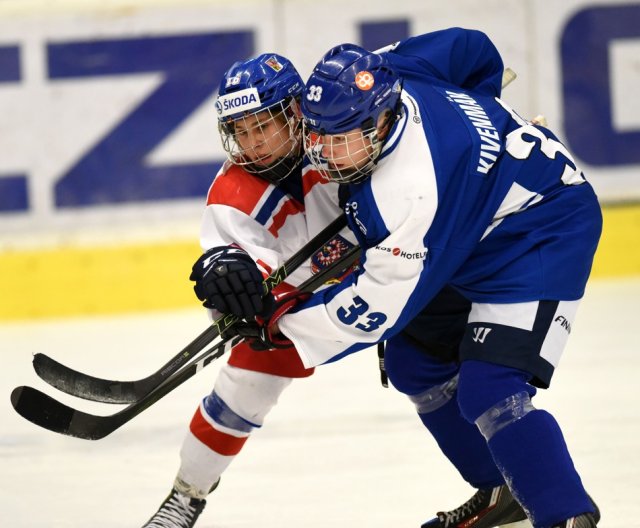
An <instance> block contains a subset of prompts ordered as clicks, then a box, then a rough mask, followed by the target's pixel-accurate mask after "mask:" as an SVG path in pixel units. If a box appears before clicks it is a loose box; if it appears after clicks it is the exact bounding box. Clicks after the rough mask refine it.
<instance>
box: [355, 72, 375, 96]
mask: <svg viewBox="0 0 640 528" xmlns="http://www.w3.org/2000/svg"><path fill="white" fill-rule="evenodd" d="M373 84H374V79H373V75H372V74H371V73H369V72H368V71H366V70H362V71H361V72H358V73H357V74H356V86H357V87H358V88H360V89H361V90H365V91H366V90H371V88H373Z"/></svg>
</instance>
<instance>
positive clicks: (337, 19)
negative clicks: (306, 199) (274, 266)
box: [0, 0, 640, 244]
mask: <svg viewBox="0 0 640 528" xmlns="http://www.w3.org/2000/svg"><path fill="white" fill-rule="evenodd" d="M615 6H637V7H638V10H639V11H640V3H639V2H637V1H636V2H631V1H626V2H625V1H619V0H617V1H615V2H613V1H599V2H586V1H582V0H565V1H563V2H557V1H554V0H521V1H518V2H514V1H510V0H484V1H483V2H477V1H475V0H455V1H450V2H445V3H443V2H440V1H425V0H396V1H394V2H387V1H384V2H382V1H371V0H368V1H365V0H351V1H349V2H344V1H339V0H325V1H323V2H311V1H300V0H298V1H295V0H269V1H267V0H265V1H251V0H238V1H233V2H222V1H217V0H214V1H204V0H201V1H184V2H179V1H178V0H174V1H166V0H164V1H162V0H156V1H153V2H150V1H143V0H137V1H136V0H130V1H126V2H125V1H105V0H103V1H100V2H99V1H93V0H91V1H89V0H87V1H83V2H80V1H75V2H71V1H60V0H57V1H55V0H49V1H48V2H44V1H29V0H0V48H2V47H3V46H5V47H7V46H8V47H14V48H17V49H19V53H20V68H21V69H20V79H19V80H18V81H15V82H0V192H1V191H2V189H3V187H2V186H1V184H2V179H3V177H6V176H7V175H15V174H21V175H25V178H26V189H27V194H28V204H27V205H26V206H25V207H22V208H21V209H18V210H11V209H10V208H9V209H7V210H4V211H3V210H2V197H1V196H0V244H3V243H4V244H7V243H11V244H15V243H16V240H17V239H18V238H19V239H24V235H33V234H38V235H40V238H39V240H43V238H42V236H43V235H51V236H53V239H54V240H57V241H59V240H60V237H61V236H62V235H61V234H64V236H65V237H67V239H75V238H78V237H82V236H83V235H86V233H87V228H90V227H100V228H108V229H111V230H112V231H113V232H115V233H117V234H118V235H117V236H118V237H119V236H122V233H123V229H124V228H125V227H126V235H125V236H137V235H143V236H147V235H148V234H149V233H153V232H156V233H158V232H161V234H162V236H163V237H166V236H167V234H169V235H173V234H180V233H188V236H190V237H192V236H193V233H194V232H196V231H194V229H197V224H198V221H199V215H200V211H201V206H202V199H203V197H202V196H187V197H177V198H176V197H172V196H167V197H165V198H160V199H158V198H153V199H149V200H143V201H139V200H133V201H121V202H117V203H101V204H89V205H87V206H83V207H71V208H68V207H67V208H61V207H59V206H56V205H55V200H54V195H53V189H54V185H55V184H56V182H58V181H59V180H60V179H61V177H62V176H63V175H64V174H65V172H66V171H68V170H69V169H70V167H72V166H73V165H74V164H75V163H76V162H77V161H78V160H79V159H81V158H82V157H83V156H84V155H86V154H87V152H89V151H91V149H92V148H93V147H95V146H96V145H98V144H100V142H101V141H102V140H103V138H104V137H105V135H107V134H108V133H109V132H110V131H112V130H113V129H114V127H115V126H117V125H118V124H119V123H120V122H121V121H122V120H123V119H125V118H126V117H127V116H129V115H130V114H131V112H132V111H133V110H134V109H135V108H136V107H137V106H138V105H139V104H141V103H142V102H143V101H144V100H145V99H146V98H148V97H149V96H150V94H151V93H152V92H153V91H154V90H155V89H156V88H157V87H158V86H160V85H161V84H162V82H163V81H164V79H163V74H162V72H161V71H159V72H139V73H136V74H130V75H116V76H100V77H95V78H91V77H85V78H81V79H78V78H71V79H55V80H52V79H51V78H49V77H48V73H47V60H48V57H47V49H48V46H50V45H51V44H56V43H57V44H60V43H66V42H77V41H86V42H91V41H99V40H104V39H107V40H109V39H116V40H118V39H137V38H146V37H153V36H161V37H162V36H180V35H190V34H199V33H215V32H221V31H247V32H249V33H251V34H252V36H253V44H254V46H253V47H254V50H253V53H254V54H257V53H261V52H265V51H274V52H278V53H281V54H283V55H285V56H287V57H289V58H290V59H292V60H293V61H294V63H295V64H296V65H297V66H298V68H299V70H300V73H301V74H302V76H303V78H306V77H307V76H308V74H309V73H310V71H311V69H312V67H313V65H314V64H315V62H316V61H317V60H318V59H319V58H320V56H321V55H322V54H323V53H324V52H325V51H326V50H327V49H328V48H329V47H331V46H333V45H335V44H336V43H339V42H345V41H354V42H358V41H359V39H360V37H361V33H360V27H361V26H360V25H361V24H362V23H371V22H384V21H389V20H407V21H408V24H409V32H410V33H411V34H419V33H422V32H427V31H433V30H436V29H442V28H445V27H449V26H463V27H469V28H476V29H480V30H483V31H485V32H486V33H487V34H488V35H489V36H490V37H491V38H492V39H493V41H494V42H495V43H496V45H497V47H498V48H499V49H500V51H501V52H502V54H503V57H504V61H505V63H506V64H507V65H509V66H510V67H512V68H513V69H514V70H515V71H516V72H517V73H518V80H517V81H516V83H515V84H513V85H512V86H511V87H510V88H509V89H508V90H507V91H505V94H504V98H505V99H506V100H507V101H508V102H509V103H510V104H512V105H513V106H514V107H515V108H516V109H517V110H518V111H519V112H520V113H522V114H523V115H526V116H533V115H535V114H538V113H544V114H545V115H546V116H547V118H548V121H549V124H550V127H551V128H552V129H553V130H554V131H556V133H558V135H559V136H560V137H561V138H563V139H564V138H565V130H564V126H565V119H566V116H565V115H564V113H563V107H564V105H563V99H562V94H561V85H562V75H563V72H562V69H561V62H560V51H559V50H560V40H561V38H562V35H563V31H564V30H565V28H566V25H567V23H568V21H570V20H571V19H572V17H574V16H575V14H576V13H578V12H580V11H581V10H584V9H585V8H594V7H603V8H606V7H611V8H613V7H615ZM638 28H639V29H638V31H637V35H636V37H635V38H625V39H617V40H612V42H611V45H610V48H609V72H608V80H609V82H610V86H611V101H610V105H611V116H610V118H611V123H609V125H611V126H613V129H614V130H615V131H617V132H632V133H633V132H639V131H640V98H638V97H637V94H638V93H639V92H640V24H639V26H638ZM589 38H590V36H589V35H588V34H587V35H585V42H586V41H587V40H588V39H589ZM222 52H224V50H222V51H221V53H222ZM0 57H1V56H0ZM187 59H188V58H185V60H187ZM0 67H2V61H1V60H0ZM1 79H2V71H1V70H0V81H1ZM212 100H213V96H212V97H210V98H208V99H206V100H205V101H203V102H202V104H200V106H199V107H198V108H197V109H196V110H195V111H193V112H191V113H190V114H189V115H188V116H187V119H185V120H184V121H183V122H182V123H181V124H180V126H174V127H173V128H172V129H171V133H170V134H169V135H168V136H167V137H166V138H164V139H163V140H162V141H160V142H159V143H158V144H157V145H155V146H154V147H153V148H152V149H150V151H149V152H148V153H147V154H146V155H145V158H144V164H145V166H147V167H154V166H156V167H157V166H162V165H167V164H181V163H200V162H211V161H213V160H220V159H222V157H223V153H222V150H221V147H220V145H219V140H218V134H217V130H216V126H215V117H214V112H213V110H212ZM605 121H606V119H605ZM588 122H589V123H591V122H590V121H588ZM606 124H607V123H603V122H602V119H601V118H600V117H597V116H594V119H593V126H594V127H600V126H604V125H606ZM639 133H640V132H639ZM638 150H639V151H640V143H639V145H638ZM578 159H579V160H580V158H578ZM581 166H582V168H583V169H584V170H585V172H586V174H587V176H588V177H589V179H590V180H591V181H592V182H593V183H594V185H595V186H596V188H597V190H598V192H599V194H600V196H601V198H602V199H603V201H604V202H611V201H614V202H617V201H621V200H625V201H628V200H637V199H640V163H635V162H632V163H619V162H616V163H615V164H611V165H608V166H602V165H600V166H597V167H596V166H591V165H589V164H588V163H586V162H583V163H582V164H581ZM113 177H114V178H118V177H120V174H117V173H114V174H113ZM167 218H171V223H170V224H167ZM158 226H162V227H163V229H162V230H158V229H157V228H158ZM89 232H93V231H91V230H89ZM45 239H46V238H45Z"/></svg>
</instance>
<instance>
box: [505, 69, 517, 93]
mask: <svg viewBox="0 0 640 528" xmlns="http://www.w3.org/2000/svg"><path fill="white" fill-rule="evenodd" d="M517 76H518V75H517V74H516V72H514V71H513V70H512V69H511V68H505V69H504V71H503V72H502V89H503V90H504V89H505V88H506V87H507V86H509V85H510V84H511V83H512V82H513V81H515V80H516V77H517Z"/></svg>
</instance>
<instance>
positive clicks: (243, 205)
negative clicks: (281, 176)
mask: <svg viewBox="0 0 640 528" xmlns="http://www.w3.org/2000/svg"><path fill="white" fill-rule="evenodd" d="M270 186H271V184H270V183H269V182H267V181H266V180H263V179H262V178H259V177H258V176H255V175H253V174H251V173H249V172H247V171H246V170H244V169H243V168H242V167H239V166H237V165H234V164H232V163H230V162H228V161H227V162H225V164H224V165H223V167H222V169H220V172H219V173H218V174H217V175H216V177H215V179H214V180H213V183H212V184H211V187H210V188H209V193H208V194H207V205H226V206H229V207H233V208H235V209H238V210H239V211H242V212H243V213H245V214H251V212H252V211H253V210H254V208H255V206H256V204H257V203H258V202H259V201H260V199H261V198H262V196H263V195H264V193H265V191H267V189H268V188H269V187H270Z"/></svg>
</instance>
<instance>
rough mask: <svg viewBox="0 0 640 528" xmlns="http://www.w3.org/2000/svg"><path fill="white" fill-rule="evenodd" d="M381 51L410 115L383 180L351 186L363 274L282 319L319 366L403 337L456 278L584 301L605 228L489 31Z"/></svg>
mask: <svg viewBox="0 0 640 528" xmlns="http://www.w3.org/2000/svg"><path fill="white" fill-rule="evenodd" d="M382 52H383V53H386V54H387V56H388V59H389V61H390V62H391V63H392V64H393V65H394V66H395V67H396V69H397V70H398V72H399V73H400V76H401V77H402V78H403V80H404V84H403V91H402V94H401V100H402V104H403V110H404V111H403V112H402V115H401V117H400V118H399V119H398V121H397V122H396V123H395V125H394V128H393V129H392V131H391V133H390V137H389V138H388V139H387V141H386V143H385V146H384V148H383V151H382V154H381V156H380V159H379V161H378V164H377V168H376V169H375V170H374V172H373V174H372V176H371V177H370V178H368V179H367V180H366V181H364V182H362V183H359V184H353V185H350V186H349V188H348V194H349V198H348V200H347V204H346V208H345V209H346V212H347V215H348V219H349V225H350V227H351V229H352V230H353V232H354V234H355V235H356V237H357V238H358V240H359V242H360V244H361V246H362V247H363V248H364V249H365V252H364V256H363V259H362V266H361V269H360V271H359V272H358V273H357V274H355V275H354V276H352V277H350V278H349V279H348V280H346V281H344V282H342V283H341V284H339V285H336V286H333V287H331V288H327V289H325V290H323V291H321V292H318V293H316V294H314V296H313V297H312V298H311V299H310V300H309V301H308V302H306V303H305V304H303V305H301V306H300V307H299V308H298V310H297V311H296V312H295V313H290V314H287V315H286V316H285V317H283V318H282V319H281V321H280V329H281V330H282V331H283V332H284V333H285V334H286V335H287V336H288V337H289V338H290V339H291V340H292V341H293V342H294V344H295V345H296V348H297V349H298V351H299V353H300V354H301V357H302V360H303V362H304V363H305V365H306V366H311V365H318V364H321V363H324V362H327V361H333V360H335V359H338V358H340V357H342V356H344V355H346V354H349V353H351V352H355V351H356V350H360V349H362V348H364V347H367V346H369V345H371V344H372V343H375V342H377V341H380V340H383V339H388V338H389V337H391V336H393V335H395V334H396V333H398V332H399V331H401V330H402V329H403V328H404V327H405V326H407V324H409V323H410V322H411V321H412V319H414V318H415V317H416V315H418V314H419V313H420V311H421V310H423V309H424V307H425V306H426V305H427V304H428V303H429V301H430V300H431V299H432V298H433V297H434V296H435V295H436V294H437V293H438V292H439V291H440V290H441V289H442V287H443V286H445V285H447V284H450V285H452V286H454V287H455V288H456V289H457V290H458V291H460V292H461V293H462V294H463V295H464V296H465V297H467V298H468V299H470V300H471V301H473V302H482V303H515V302H526V301H532V300H543V299H548V300H575V299H579V298H580V297H582V295H583V292H584V287H585V284H586V281H587V277H588V275H589V272H590V269H591V264H592V259H593V254H594V252H595V249H596V246H597V242H598V239H599V235H600V231H601V223H602V219H601V214H600V209H599V205H598V202H597V199H596V196H595V194H594V192H593V189H592V188H591V186H590V185H589V184H588V183H587V182H586V181H585V178H584V176H583V174H582V172H581V171H580V170H579V168H578V167H577V166H576V164H575V162H574V161H573V159H572V157H571V155H570V154H569V152H568V151H567V150H566V148H565V147H564V146H563V145H562V144H561V143H560V142H559V141H558V140H557V138H556V137H555V136H554V135H553V134H552V133H551V132H550V131H548V130H547V129H545V128H542V127H538V126H534V125H532V124H531V123H529V122H527V121H526V120H524V119H522V118H521V117H520V116H518V115H517V114H516V113H515V112H514V111H513V110H512V109H511V108H509V107H508V106H507V105H506V104H505V103H504V102H503V101H501V100H500V99H499V95H500V79H501V75H502V69H503V67H502V61H501V59H500V56H499V54H498V52H497V50H496V49H495V47H494V46H493V45H492V44H491V42H490V41H489V39H488V38H487V37H486V36H485V35H484V34H482V33H480V32H475V31H465V30H460V29H454V30H447V31H442V32H437V33H432V34H428V35H424V36H422V37H414V38H411V39H408V40H406V41H404V42H401V43H399V44H398V45H397V46H395V47H393V48H390V49H387V50H384V51H382Z"/></svg>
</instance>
